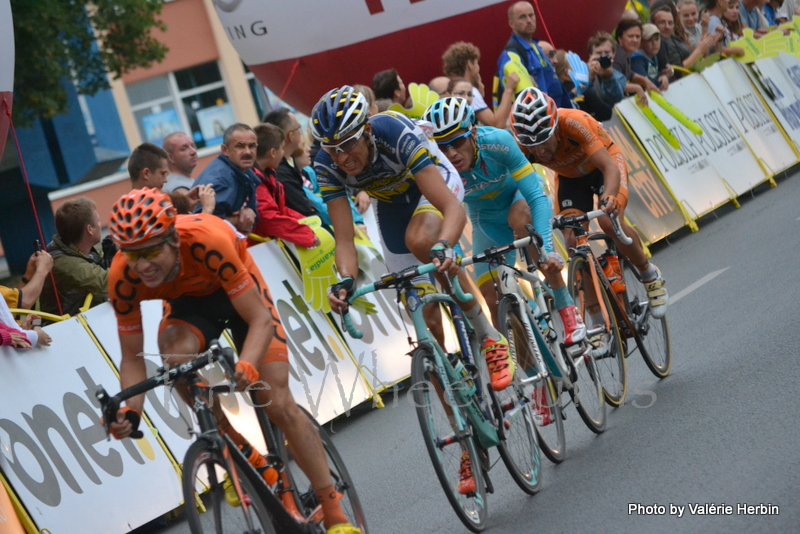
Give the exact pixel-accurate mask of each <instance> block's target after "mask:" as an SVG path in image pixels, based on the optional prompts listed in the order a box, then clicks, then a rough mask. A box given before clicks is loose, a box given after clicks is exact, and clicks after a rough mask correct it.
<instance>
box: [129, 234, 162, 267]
mask: <svg viewBox="0 0 800 534" xmlns="http://www.w3.org/2000/svg"><path fill="white" fill-rule="evenodd" d="M170 239H172V235H169V236H167V238H166V239H164V240H163V241H161V242H160V243H156V244H155V245H153V246H152V247H147V248H140V249H138V250H120V253H121V254H122V255H123V256H125V258H126V259H128V260H129V261H132V262H137V261H139V260H147V261H150V260H152V259H155V258H156V257H157V256H158V255H159V254H161V252H162V251H163V250H164V247H165V246H167V244H168V243H169V240H170Z"/></svg>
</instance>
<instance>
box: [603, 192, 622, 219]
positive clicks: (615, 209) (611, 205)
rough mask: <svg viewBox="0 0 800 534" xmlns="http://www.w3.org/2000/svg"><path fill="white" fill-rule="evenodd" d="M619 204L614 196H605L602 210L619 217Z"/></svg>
mask: <svg viewBox="0 0 800 534" xmlns="http://www.w3.org/2000/svg"><path fill="white" fill-rule="evenodd" d="M619 207H620V206H619V203H618V202H617V197H615V196H614V195H604V196H603V198H601V199H600V209H601V210H603V211H604V212H606V213H608V214H609V215H612V214H613V215H619Z"/></svg>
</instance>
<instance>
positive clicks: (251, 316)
mask: <svg viewBox="0 0 800 534" xmlns="http://www.w3.org/2000/svg"><path fill="white" fill-rule="evenodd" d="M231 304H233V308H234V309H235V310H236V313H237V314H239V317H241V318H242V319H244V321H245V322H246V323H247V336H245V338H244V346H243V347H242V351H241V353H240V354H239V360H240V361H246V362H248V363H249V364H250V365H252V366H253V367H255V368H256V369H258V366H259V365H260V364H261V361H262V360H263V359H264V355H265V354H266V353H267V349H268V348H269V344H270V343H271V342H272V336H273V330H274V328H273V326H272V316H271V315H270V312H269V309H268V308H267V306H266V305H265V304H264V301H263V300H262V298H261V295H259V294H258V288H257V287H256V286H253V287H250V288H249V289H247V290H245V291H243V292H242V293H240V294H238V295H236V296H235V297H233V298H232V299H231Z"/></svg>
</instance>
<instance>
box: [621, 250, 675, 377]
mask: <svg viewBox="0 0 800 534" xmlns="http://www.w3.org/2000/svg"><path fill="white" fill-rule="evenodd" d="M620 260H621V261H622V272H623V276H624V278H625V306H626V311H627V313H628V315H629V316H630V317H631V322H632V323H633V324H634V329H635V332H634V336H635V340H636V346H637V347H638V349H639V352H640V353H641V355H642V358H643V359H644V363H645V364H647V367H648V368H649V369H650V371H651V372H652V373H653V374H654V375H656V376H657V377H658V378H665V377H666V376H667V375H669V373H670V371H671V370H672V342H671V340H670V336H669V324H668V323H667V318H666V317H662V318H661V319H656V318H655V317H653V314H652V313H650V307H649V306H648V298H647V291H646V290H645V288H644V284H642V281H641V275H640V274H639V269H637V268H636V267H634V265H633V264H632V263H631V262H630V260H628V259H627V258H622V257H620Z"/></svg>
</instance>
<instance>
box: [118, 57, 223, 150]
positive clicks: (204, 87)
mask: <svg viewBox="0 0 800 534" xmlns="http://www.w3.org/2000/svg"><path fill="white" fill-rule="evenodd" d="M126 89H127V91H128V99H129V100H130V102H131V111H133V116H134V118H135V119H136V124H137V125H138V127H139V133H140V134H141V136H142V139H144V140H145V141H147V142H149V143H154V144H156V145H159V146H161V143H162V141H163V140H164V137H166V136H167V135H168V134H170V133H172V132H186V133H188V134H189V135H190V136H191V137H192V139H194V142H195V144H196V145H197V148H203V147H207V146H213V145H216V144H219V143H221V142H222V134H223V132H224V131H225V128H227V127H228V126H230V125H231V124H233V123H235V122H236V117H235V115H234V112H233V108H232V107H231V104H230V102H228V93H227V91H226V90H225V82H223V80H222V74H221V73H220V70H219V66H218V65H217V63H216V61H212V62H210V63H204V64H202V65H196V66H194V67H189V68H186V69H181V70H176V71H174V72H170V73H168V74H163V75H161V76H154V77H152V78H148V79H147V80H142V81H140V82H136V83H131V84H128V85H126Z"/></svg>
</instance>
